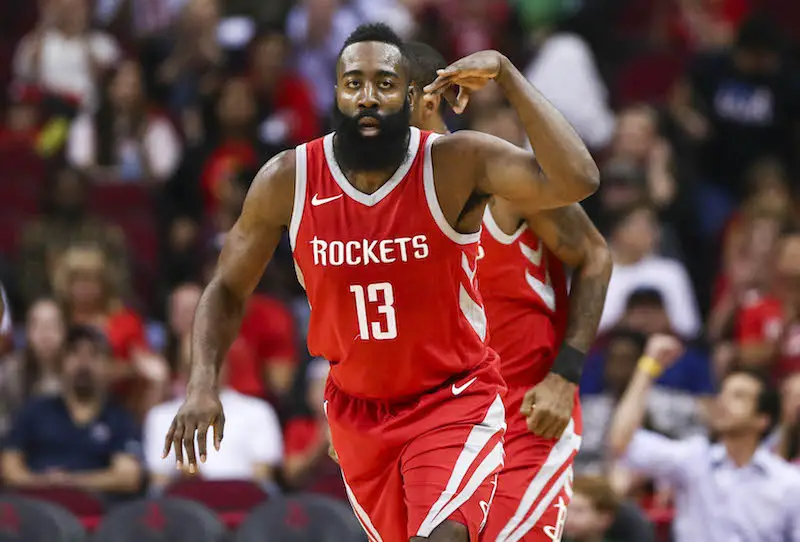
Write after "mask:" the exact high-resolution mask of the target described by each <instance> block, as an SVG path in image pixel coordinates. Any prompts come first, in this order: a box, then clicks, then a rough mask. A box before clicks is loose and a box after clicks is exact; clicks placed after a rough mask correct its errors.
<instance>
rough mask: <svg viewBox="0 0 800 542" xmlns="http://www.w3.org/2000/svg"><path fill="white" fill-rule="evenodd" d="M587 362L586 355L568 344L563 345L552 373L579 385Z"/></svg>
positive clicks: (554, 362) (551, 370)
mask: <svg viewBox="0 0 800 542" xmlns="http://www.w3.org/2000/svg"><path fill="white" fill-rule="evenodd" d="M585 360H586V354H584V353H583V352H581V351H580V350H578V349H577V348H574V347H572V346H570V345H568V344H562V345H561V350H559V351H558V355H557V356H556V359H555V361H553V368H552V369H550V372H551V373H553V374H557V375H558V376H560V377H561V378H563V379H564V380H566V381H568V382H572V383H573V384H575V385H577V384H578V383H579V382H580V380H581V373H583V362H584V361H585Z"/></svg>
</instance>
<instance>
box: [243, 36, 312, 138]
mask: <svg viewBox="0 0 800 542" xmlns="http://www.w3.org/2000/svg"><path fill="white" fill-rule="evenodd" d="M252 49H253V54H252V59H251V64H250V77H251V80H252V82H253V89H254V90H255V93H256V98H257V100H258V118H259V119H260V121H259V122H260V125H259V129H258V132H259V138H260V140H261V142H262V143H264V145H266V146H268V147H273V148H274V149H275V150H276V151H280V150H283V149H285V148H289V147H291V146H294V145H299V144H301V143H304V142H306V141H310V140H312V139H314V138H315V137H317V136H318V135H319V133H320V126H319V124H320V122H319V117H318V116H317V114H316V111H315V110H314V98H313V95H312V94H311V91H310V88H309V85H308V83H307V82H306V80H305V79H303V78H301V77H300V76H298V75H297V74H295V73H293V72H292V71H291V70H290V69H289V63H288V59H289V43H288V42H287V39H286V36H285V35H284V34H283V32H281V31H278V30H273V31H269V32H265V33H264V34H262V35H260V36H258V37H257V38H256V39H255V41H254V42H253V44H252Z"/></svg>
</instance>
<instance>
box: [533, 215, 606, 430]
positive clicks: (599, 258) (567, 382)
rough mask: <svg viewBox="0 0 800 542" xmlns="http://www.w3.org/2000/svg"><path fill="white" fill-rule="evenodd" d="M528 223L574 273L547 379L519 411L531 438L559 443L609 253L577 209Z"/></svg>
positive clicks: (602, 295)
mask: <svg viewBox="0 0 800 542" xmlns="http://www.w3.org/2000/svg"><path fill="white" fill-rule="evenodd" d="M527 222H528V226H530V228H531V230H533V232H534V233H536V235H537V236H538V237H539V238H540V239H541V240H542V241H543V242H544V244H545V245H546V246H547V248H548V249H550V251H551V252H553V254H554V255H555V256H556V257H557V258H558V259H559V260H560V261H561V262H563V263H564V264H565V265H567V266H569V267H571V268H572V270H573V272H572V284H571V288H570V293H569V316H568V320H567V330H566V334H565V337H564V342H563V344H562V345H561V347H560V349H559V352H558V355H557V356H556V359H555V361H554V362H553V367H552V369H551V371H550V374H549V375H548V376H547V377H546V378H545V379H544V380H543V381H542V382H541V383H539V384H538V385H537V386H535V387H534V388H532V389H531V390H529V391H528V393H527V394H526V395H525V399H524V401H523V403H522V409H521V411H522V414H523V415H524V416H526V417H527V418H528V427H529V428H530V430H531V431H532V432H534V433H535V434H537V435H539V436H541V437H544V438H559V437H560V436H561V434H562V433H563V432H564V429H566V427H567V425H568V424H569V421H570V418H571V417H572V407H573V404H574V396H575V391H576V388H577V386H578V382H579V381H580V378H581V373H582V372H583V364H584V361H585V359H586V353H587V352H588V351H589V348H590V347H591V345H592V342H593V341H594V338H595V335H596V334H597V327H598V325H599V324H600V316H601V315H602V313H603V305H604V303H605V299H606V290H607V289H608V282H609V280H610V279H611V268H612V263H611V253H610V251H609V249H608V245H607V244H606V242H605V239H603V236H602V235H601V234H600V232H599V231H597V228H596V227H595V226H594V224H592V221H591V220H590V219H589V217H588V216H587V215H586V212H585V211H584V210H583V208H582V207H581V206H580V205H579V204H577V203H574V204H572V205H570V206H569V207H563V208H561V209H551V210H548V211H542V212H539V213H536V214H535V215H532V216H531V217H530V218H528V220H527ZM534 404H535V405H536V408H535V409H534V408H533V405H534Z"/></svg>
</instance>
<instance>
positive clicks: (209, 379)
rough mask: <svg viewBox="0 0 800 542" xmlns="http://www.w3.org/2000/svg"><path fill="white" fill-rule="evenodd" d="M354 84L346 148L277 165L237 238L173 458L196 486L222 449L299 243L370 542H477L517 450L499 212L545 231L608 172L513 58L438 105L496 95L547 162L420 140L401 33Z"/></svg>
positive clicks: (376, 47) (448, 79)
mask: <svg viewBox="0 0 800 542" xmlns="http://www.w3.org/2000/svg"><path fill="white" fill-rule="evenodd" d="M336 75H337V78H336V81H337V84H336V88H335V95H336V99H335V104H336V109H335V111H334V117H333V118H334V123H335V131H334V132H333V133H331V134H328V135H327V136H325V137H323V138H320V139H317V140H314V141H311V142H309V143H306V144H303V145H300V146H299V147H297V148H295V149H292V150H289V151H286V152H283V153H281V154H279V155H278V156H276V157H275V158H273V159H272V160H270V161H269V162H268V163H267V164H266V165H265V166H264V167H263V168H262V170H261V171H260V172H259V173H258V175H257V176H256V178H255V180H254V182H253V185H252V187H251V189H250V192H249V194H248V196H247V200H246V202H245V204H244V209H243V211H242V215H241V217H240V218H239V220H238V221H237V223H236V225H235V226H234V227H233V229H232V230H231V232H230V233H229V234H228V235H227V237H226V240H225V247H224V248H223V251H222V254H221V256H220V261H219V264H218V267H217V269H216V272H215V275H214V278H213V279H212V280H211V282H210V283H209V285H208V286H207V288H206V290H205V292H204V294H203V296H202V299H201V301H200V304H199V306H198V309H197V313H196V315H195V321H194V330H193V348H192V371H191V377H190V383H189V386H188V391H187V397H186V401H185V403H184V404H183V406H182V407H181V408H180V410H179V411H178V413H177V415H176V417H175V420H174V421H173V424H172V426H171V427H170V430H169V432H168V434H167V436H166V440H165V450H164V455H165V456H166V455H167V454H168V453H169V451H170V449H171V448H173V447H174V449H175V456H176V460H177V461H178V463H179V464H182V463H183V462H184V460H185V461H187V462H188V466H189V469H190V470H196V469H197V457H198V452H199V458H200V461H201V462H202V461H203V459H204V458H205V456H206V453H207V451H206V450H207V448H206V439H207V436H208V431H209V428H210V427H213V428H214V444H215V446H217V447H218V446H219V445H220V443H221V440H222V431H223V425H224V414H223V412H222V406H221V404H220V401H219V395H218V383H217V378H218V376H217V375H218V372H219V366H220V364H221V363H222V361H223V359H224V357H225V352H226V350H227V349H228V347H229V346H230V344H231V342H232V340H233V339H234V337H235V336H236V332H237V330H238V327H239V324H240V322H241V316H242V310H243V307H244V304H245V302H246V300H247V297H248V296H249V295H250V293H251V292H252V291H253V289H254V287H255V286H256V284H257V283H258V281H259V278H260V277H261V274H262V273H263V271H264V268H265V266H266V264H267V262H268V261H269V259H270V257H271V256H272V254H273V251H274V249H275V247H276V245H277V244H278V242H279V240H280V238H281V235H282V231H283V229H284V228H288V231H289V239H290V242H291V246H292V249H293V252H294V258H295V263H296V268H297V272H298V278H299V280H300V281H301V282H302V283H303V284H304V286H305V288H306V292H307V295H308V301H309V304H310V306H311V321H310V327H309V334H308V346H309V350H310V352H311V353H312V355H315V356H322V357H324V358H326V359H328V360H329V361H330V363H331V372H330V376H329V379H328V384H327V388H326V391H325V410H326V414H327V416H328V422H329V425H330V432H331V439H332V444H333V446H334V448H335V450H336V453H337V454H338V458H339V463H340V465H341V467H342V472H343V476H344V480H345V484H346V488H347V493H348V497H349V499H350V502H351V505H352V507H353V510H354V512H355V514H356V516H357V517H358V519H359V520H360V521H361V524H362V526H363V528H364V530H365V532H366V533H367V535H368V537H369V538H370V540H372V541H379V542H405V541H407V540H410V541H412V542H418V541H421V540H430V541H433V542H468V541H473V542H474V541H477V540H478V535H479V532H480V530H481V528H482V527H483V525H484V523H485V519H486V514H487V513H488V511H489V507H490V504H491V501H492V497H493V493H494V489H495V487H496V486H495V482H496V477H497V474H498V473H499V472H500V469H501V467H502V464H503V445H502V438H503V434H504V432H505V411H504V407H503V401H502V396H503V394H504V393H505V386H504V384H503V381H502V378H501V377H500V374H499V371H498V367H497V358H496V355H495V354H494V352H493V351H492V350H491V349H489V348H488V346H487V345H486V334H487V329H486V314H485V312H484V307H483V300H482V299H481V296H480V294H479V293H478V291H477V287H476V279H475V272H476V263H477V259H478V243H479V240H480V229H481V220H482V217H483V213H484V208H485V203H486V201H487V200H488V198H489V197H490V196H491V195H493V194H498V195H500V196H502V197H504V198H506V199H508V200H510V201H513V202H515V203H516V204H517V205H518V206H519V208H520V209H523V210H524V213H526V214H534V213H536V212H538V211H540V210H542V209H547V208H555V207H562V206H565V205H569V204H571V203H574V202H576V201H579V200H581V199H583V198H585V197H587V196H588V195H590V194H591V193H592V192H594V191H595V190H596V189H597V186H598V183H599V180H598V177H599V175H598V171H597V166H596V165H595V163H594V161H593V160H592V158H591V155H590V154H589V152H588V150H587V149H586V147H585V146H584V145H583V143H582V142H581V140H580V138H579V137H578V136H577V135H576V134H575V132H574V130H573V129H572V128H571V126H570V125H569V124H568V123H567V121H566V120H565V119H564V118H563V117H562V116H561V115H560V114H559V113H558V112H557V111H556V110H555V109H554V108H553V106H552V105H550V104H549V103H548V102H547V101H546V100H545V99H544V98H543V97H542V95H541V94H540V93H539V92H538V91H536V90H535V89H534V88H533V87H532V86H531V85H530V84H529V83H528V82H527V81H526V80H525V78H524V77H523V76H522V74H521V73H520V72H519V71H518V70H517V69H516V68H515V67H514V66H513V65H512V64H511V63H510V62H509V61H508V60H507V59H506V58H505V57H504V56H503V55H501V54H499V53H497V52H495V51H482V52H479V53H476V54H473V55H470V56H468V57H466V58H464V59H461V60H460V61H458V62H456V63H454V64H453V65H451V66H449V67H448V68H447V69H446V70H444V71H442V72H441V73H440V77H439V79H438V80H437V81H436V82H434V83H433V85H432V86H431V87H430V88H429V89H428V91H429V92H437V93H442V92H445V91H446V89H448V88H450V87H457V88H458V89H459V91H458V92H457V93H456V96H455V97H454V107H455V108H456V109H459V110H462V109H463V106H464V105H466V103H467V101H468V98H469V94H470V92H471V91H472V90H475V89H478V88H481V87H482V86H484V85H485V84H487V83H488V82H489V81H491V80H494V81H496V82H497V83H498V84H499V85H500V86H501V88H502V89H503V90H504V92H505V94H506V97H507V98H508V100H509V101H510V102H511V103H512V104H513V106H514V108H515V109H516V111H517V113H518V114H519V116H520V118H521V119H522V121H523V123H524V125H525V130H526V132H527V134H528V136H529V139H530V143H531V145H532V146H533V148H534V149H535V150H536V152H537V159H534V157H533V156H532V155H531V153H528V152H525V151H523V150H521V149H519V148H518V147H516V146H514V145H511V144H509V143H507V142H505V141H503V140H500V139H499V138H495V137H492V136H488V135H486V134H481V133H477V132H461V133H458V134H454V135H452V136H448V137H438V136H437V134H432V133H430V132H427V131H422V130H419V129H417V128H415V127H412V126H410V123H409V119H410V110H411V107H410V83H411V79H410V74H409V66H408V60H407V57H406V55H405V47H404V44H403V42H402V41H401V40H400V38H398V36H397V35H396V34H395V33H394V32H393V31H392V30H390V29H389V28H388V27H387V26H385V25H381V24H377V25H365V26H362V27H359V28H358V29H357V30H356V31H354V33H353V34H352V35H351V36H350V37H349V38H348V39H347V41H346V42H345V45H344V47H343V49H342V50H341V52H340V55H339V59H338V62H337V65H336ZM233 415H235V413H233ZM195 441H196V445H195ZM195 446H196V447H195Z"/></svg>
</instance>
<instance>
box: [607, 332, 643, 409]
mask: <svg viewBox="0 0 800 542" xmlns="http://www.w3.org/2000/svg"><path fill="white" fill-rule="evenodd" d="M641 356H642V349H641V347H640V346H639V345H638V344H637V343H636V342H635V341H633V340H632V339H630V338H628V337H616V338H614V339H613V340H612V341H611V342H610V343H609V344H608V348H607V350H606V362H605V365H604V367H605V369H604V371H605V373H604V375H603V376H604V378H603V379H604V381H605V386H606V388H608V389H609V390H610V391H611V393H612V394H614V395H615V396H621V395H622V393H623V392H624V391H625V388H627V387H628V382H630V379H631V377H632V376H633V373H634V371H635V370H636V364H637V363H638V361H639V358H640V357H641Z"/></svg>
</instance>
